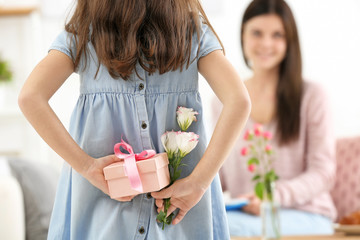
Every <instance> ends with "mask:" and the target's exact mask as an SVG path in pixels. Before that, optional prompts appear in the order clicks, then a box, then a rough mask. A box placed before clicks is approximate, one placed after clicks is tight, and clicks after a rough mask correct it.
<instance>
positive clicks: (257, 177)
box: [252, 174, 261, 181]
mask: <svg viewBox="0 0 360 240" xmlns="http://www.w3.org/2000/svg"><path fill="white" fill-rule="evenodd" d="M260 177H261V176H260V175H259V174H257V175H255V176H254V177H253V178H252V180H253V181H256V180H259V179H260Z"/></svg>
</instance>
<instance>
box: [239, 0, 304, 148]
mask: <svg viewBox="0 0 360 240" xmlns="http://www.w3.org/2000/svg"><path fill="white" fill-rule="evenodd" d="M263 14H276V15H277V16H279V17H280V18H281V20H282V22H283V24H284V28H285V35H286V44H287V50H286V55H285V58H284V60H283V61H282V62H281V64H280V73H279V81H278V85H277V90H276V113H275V117H276V122H277V135H278V136H279V137H278V140H279V143H280V144H284V143H289V142H291V141H292V140H296V139H297V138H298V137H299V131H300V107H301V98H302V92H303V79H302V64H301V53H300V43H299V37H298V33H297V28H296V23H295V19H294V16H293V14H292V12H291V10H290V8H289V6H288V5H287V4H286V3H285V1H284V0H254V1H252V2H251V3H250V5H249V6H248V7H247V9H246V11H245V13H244V16H243V19H242V23H241V47H242V50H243V52H244V48H243V43H242V42H243V41H242V40H243V29H244V25H245V24H246V22H247V21H249V20H250V19H251V18H253V17H256V16H259V15H263ZM244 59H245V62H246V64H247V65H248V67H249V68H250V66H249V63H248V60H247V59H246V56H245V55H244Z"/></svg>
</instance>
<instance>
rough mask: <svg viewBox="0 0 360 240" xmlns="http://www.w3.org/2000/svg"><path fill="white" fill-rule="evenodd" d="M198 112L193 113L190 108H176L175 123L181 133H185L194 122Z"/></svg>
mask: <svg viewBox="0 0 360 240" xmlns="http://www.w3.org/2000/svg"><path fill="white" fill-rule="evenodd" d="M197 114H198V112H196V111H194V110H193V109H192V108H186V107H178V109H177V111H176V115H177V122H178V124H179V126H180V129H181V130H182V131H186V130H187V129H188V128H189V127H190V125H191V123H192V122H193V121H196V116H195V115H197Z"/></svg>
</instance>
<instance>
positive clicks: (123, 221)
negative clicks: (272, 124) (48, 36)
mask: <svg viewBox="0 0 360 240" xmlns="http://www.w3.org/2000/svg"><path fill="white" fill-rule="evenodd" d="M221 50H222V46H221V44H220V41H219V39H218V38H217V36H216V34H215V33H214V31H213V29H212V27H211V25H210V23H209V21H208V19H207V17H206V15H205V13H204V11H203V9H202V7H201V5H200V3H199V2H198V0H176V1H160V0H137V1H135V0H121V1H103V0H92V1H88V0H78V1H77V6H76V9H75V12H74V14H73V16H72V18H71V19H70V21H69V22H68V23H67V24H66V26H65V31H63V32H62V33H60V35H59V36H58V37H57V38H56V40H55V41H54V43H53V44H52V45H51V47H50V50H49V53H48V55H47V56H46V57H45V58H44V59H43V60H42V61H41V62H40V63H39V64H38V65H37V66H36V67H35V69H34V70H33V72H32V73H31V74H30V76H29V78H28V79H27V81H26V83H25V85H24V87H23V89H22V91H21V93H20V96H19V105H20V108H21V109H22V111H23V113H24V115H25V116H26V118H27V119H28V120H29V122H30V123H31V124H32V125H33V127H34V128H35V129H36V131H37V132H38V133H39V135H40V136H41V137H42V138H43V139H44V140H45V141H46V142H47V143H48V144H49V146H50V147H52V148H53V149H54V150H55V151H56V152H57V153H58V154H59V155H60V156H61V157H62V158H63V159H64V160H65V161H66V162H65V163H64V167H63V169H62V173H61V177H60V180H59V181H60V182H59V185H58V190H57V196H56V200H55V204H54V209H53V213H52V218H51V223H50V230H49V234H48V239H74V240H80V239H94V240H99V239H106V240H111V239H125V240H127V239H157V240H161V239H206V240H209V239H219V240H224V239H229V233H228V226H227V221H226V215H225V210H224V205H223V202H222V191H221V186H220V182H219V178H218V176H217V173H218V170H219V169H220V167H221V165H222V163H223V161H224V159H226V157H227V156H228V153H229V152H230V149H231V148H232V146H233V144H234V142H235V140H236V139H237V137H238V136H239V133H240V131H241V130H242V128H243V126H244V124H245V122H246V119H247V117H248V114H249V111H250V100H249V97H248V94H247V91H246V88H245V87H244V86H243V83H242V81H240V79H239V77H238V75H237V74H236V71H235V70H234V69H233V67H232V66H231V65H230V63H229V62H228V61H227V60H226V58H225V57H224V55H223V52H222V51H221ZM73 72H76V73H78V74H79V75H80V81H81V86H80V96H79V99H78V102H77V104H76V106H75V109H74V112H73V114H72V117H71V124H70V128H69V133H68V132H67V131H66V129H65V128H64V126H63V125H62V123H61V122H60V121H59V119H58V118H57V116H56V114H55V113H54V112H53V111H52V109H51V107H50V106H49V104H48V101H49V99H50V98H51V96H52V95H53V94H54V93H55V92H56V91H57V90H58V89H59V88H60V86H61V85H62V84H63V83H64V82H65V80H66V79H67V78H68V77H69V76H70V74H72V73H73ZM198 72H200V73H201V74H202V75H203V76H204V77H205V79H206V80H207V81H208V83H209V85H210V86H211V88H212V89H213V90H214V92H215V93H216V95H217V96H218V97H219V99H220V100H221V102H222V103H223V105H224V108H223V111H222V113H221V116H220V119H219V121H218V124H217V126H216V129H215V131H214V134H213V136H212V138H211V140H210V142H209V145H208V147H207V140H206V137H205V129H204V119H203V110H202V103H201V98H200V95H199V92H198ZM177 106H185V107H188V108H193V109H194V110H196V111H197V112H198V113H199V115H198V122H197V123H196V124H193V126H191V128H190V129H189V130H190V131H193V132H195V133H197V134H198V135H199V136H200V139H199V144H198V145H197V147H196V148H195V149H194V151H192V152H191V153H190V154H189V155H188V156H187V157H186V158H187V159H184V161H186V164H187V166H185V167H184V168H183V171H182V175H181V179H180V180H178V181H176V182H175V183H174V184H173V185H172V186H170V187H169V188H167V189H164V190H163V191H160V192H158V193H152V194H150V193H149V194H140V195H137V196H135V197H124V198H119V199H117V200H113V199H110V197H109V196H108V187H107V184H106V181H105V179H104V175H103V168H104V167H105V166H107V165H109V164H111V163H113V162H116V161H119V159H117V158H116V157H115V156H114V155H113V154H114V153H113V146H114V144H115V143H117V142H119V141H120V139H121V137H123V138H124V139H125V140H126V141H127V142H128V143H129V144H130V145H131V146H132V147H133V149H134V152H136V153H139V152H141V151H143V150H145V149H154V150H156V151H157V152H163V151H164V149H163V147H162V146H161V140H160V137H161V135H162V134H163V133H164V132H165V131H167V130H172V129H176V126H177V122H176V114H175V111H176V108H177ZM167 197H171V203H172V205H171V207H170V212H172V211H174V210H176V209H177V211H178V214H177V216H176V217H175V218H174V220H173V222H172V224H173V225H170V226H167V227H166V228H165V230H162V228H161V225H160V224H159V223H157V221H156V216H157V210H158V208H159V209H161V208H162V199H163V198H167ZM155 200H157V201H155ZM155 202H156V204H155ZM156 205H157V206H156ZM170 212H168V213H169V214H170Z"/></svg>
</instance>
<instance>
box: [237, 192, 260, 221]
mask: <svg viewBox="0 0 360 240" xmlns="http://www.w3.org/2000/svg"><path fill="white" fill-rule="evenodd" d="M238 197H239V198H246V199H247V200H248V201H249V203H248V204H247V205H246V206H244V207H243V208H242V210H243V211H244V212H246V213H249V214H252V215H257V216H259V215H260V205H261V200H260V199H259V198H258V197H257V196H256V195H255V194H254V193H249V194H245V195H240V196H238Z"/></svg>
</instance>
